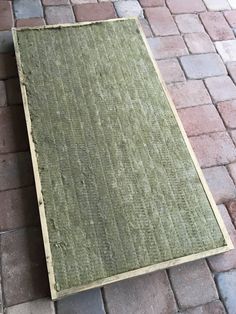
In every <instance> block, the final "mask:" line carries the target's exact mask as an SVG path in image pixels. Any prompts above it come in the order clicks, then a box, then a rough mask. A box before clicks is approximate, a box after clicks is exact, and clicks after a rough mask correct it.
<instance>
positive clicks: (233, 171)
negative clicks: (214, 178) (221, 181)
mask: <svg viewBox="0 0 236 314" xmlns="http://www.w3.org/2000/svg"><path fill="white" fill-rule="evenodd" d="M228 170H229V173H230V175H231V178H232V179H233V181H234V184H236V163H232V164H230V165H228ZM235 218H236V217H235Z"/></svg>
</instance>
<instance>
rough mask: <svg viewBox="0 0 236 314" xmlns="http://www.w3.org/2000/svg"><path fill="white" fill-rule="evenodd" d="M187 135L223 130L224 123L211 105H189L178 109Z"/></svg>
mask: <svg viewBox="0 0 236 314" xmlns="http://www.w3.org/2000/svg"><path fill="white" fill-rule="evenodd" d="M178 114H179V116H180V119H181V121H182V123H183V125H184V128H185V131H186V133H187V135H188V136H196V135H200V134H204V133H210V132H217V131H224V130H225V127H224V124H223V122H222V120H221V118H220V116H219V114H218V112H217V110H216V108H215V106H213V105H206V106H196V107H189V108H185V109H180V110H178Z"/></svg>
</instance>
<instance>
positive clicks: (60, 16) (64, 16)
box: [45, 5, 75, 24]
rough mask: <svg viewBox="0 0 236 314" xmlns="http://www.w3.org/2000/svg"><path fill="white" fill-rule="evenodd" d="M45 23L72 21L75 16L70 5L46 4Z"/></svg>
mask: <svg viewBox="0 0 236 314" xmlns="http://www.w3.org/2000/svg"><path fill="white" fill-rule="evenodd" d="M45 16H46V21H47V24H63V23H74V22H75V17H74V14H73V10H72V8H71V6H69V5H67V6H48V7H46V8H45Z"/></svg>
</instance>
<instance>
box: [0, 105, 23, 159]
mask: <svg viewBox="0 0 236 314" xmlns="http://www.w3.org/2000/svg"><path fill="white" fill-rule="evenodd" d="M27 149H28V138H27V132H26V124H25V116H24V112H23V108H22V106H11V107H3V108H0V153H12V152H17V151H24V150H27Z"/></svg>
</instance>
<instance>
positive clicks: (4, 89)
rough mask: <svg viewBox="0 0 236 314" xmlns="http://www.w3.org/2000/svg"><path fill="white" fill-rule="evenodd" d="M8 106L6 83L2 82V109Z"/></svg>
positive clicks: (0, 93)
mask: <svg viewBox="0 0 236 314" xmlns="http://www.w3.org/2000/svg"><path fill="white" fill-rule="evenodd" d="M6 104H7V94H6V87H5V83H4V81H0V107H1V106H6Z"/></svg>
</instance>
